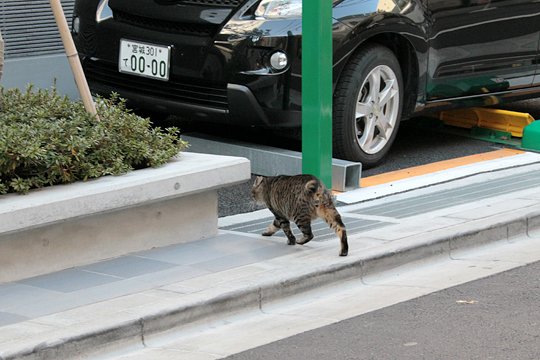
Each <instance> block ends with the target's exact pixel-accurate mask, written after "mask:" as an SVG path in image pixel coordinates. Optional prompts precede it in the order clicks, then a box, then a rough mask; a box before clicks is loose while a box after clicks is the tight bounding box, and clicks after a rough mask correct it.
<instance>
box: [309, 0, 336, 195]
mask: <svg viewBox="0 0 540 360" xmlns="http://www.w3.org/2000/svg"><path fill="white" fill-rule="evenodd" d="M302 172H303V173H304V174H313V175H315V176H317V177H319V178H320V179H321V180H322V181H323V182H324V183H325V184H326V186H327V187H329V188H330V187H331V186H332V0H302Z"/></svg>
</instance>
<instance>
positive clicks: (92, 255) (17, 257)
mask: <svg viewBox="0 0 540 360" xmlns="http://www.w3.org/2000/svg"><path fill="white" fill-rule="evenodd" d="M250 176H251V172H250V165H249V161H248V160H247V159H243V158H235V157H225V156H215V155H205V154H182V155H181V156H180V157H179V158H177V159H175V160H174V161H171V162H170V163H169V164H167V165H166V166H163V167H161V168H157V169H144V170H137V171H133V172H132V173H129V174H126V175H123V176H108V177H104V178H101V179H97V180H93V181H89V182H86V183H82V182H81V183H76V184H70V185H61V186H53V187H50V188H45V189H40V190H37V191H33V192H31V193H30V194H29V195H14V194H10V195H5V196H2V197H0V199H1V200H2V201H1V202H0V282H8V281H14V280H18V279H22V278H27V277H31V276H36V275H40V274H44V273H49V272H53V271H58V270H61V269H66V268H70V267H73V266H80V265H85V264H90V263H93V262H97V261H100V260H104V259H110V258H114V257H117V256H120V255H125V254H128V253H131V252H136V251H142V250H148V249H151V248H154V247H162V246H166V245H171V244H177V243H183V242H188V241H194V240H199V239H203V238H206V237H210V236H214V235H216V234H217V232H218V228H217V219H218V214H217V189H218V188H220V187H224V186H229V185H234V184H237V183H240V182H243V181H246V180H248V179H250Z"/></svg>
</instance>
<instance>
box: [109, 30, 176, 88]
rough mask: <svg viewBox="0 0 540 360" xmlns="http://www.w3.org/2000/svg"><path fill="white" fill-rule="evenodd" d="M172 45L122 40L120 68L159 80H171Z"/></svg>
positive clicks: (121, 70)
mask: <svg viewBox="0 0 540 360" xmlns="http://www.w3.org/2000/svg"><path fill="white" fill-rule="evenodd" d="M170 59H171V47H170V46H162V45H155V44H148V43H142V42H138V41H131V40H125V39H122V40H120V58H119V63H118V70H119V71H120V72H122V73H128V74H133V75H139V76H144V77H149V78H152V79H158V80H169V68H170Z"/></svg>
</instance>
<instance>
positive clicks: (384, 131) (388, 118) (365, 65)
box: [333, 44, 403, 168]
mask: <svg viewBox="0 0 540 360" xmlns="http://www.w3.org/2000/svg"><path fill="white" fill-rule="evenodd" d="M402 99H403V80H402V76H401V68H400V66H399V62H398V60H397V59H396V57H395V55H394V53H393V52H392V51H390V50H389V49H388V48H386V47H384V46H381V45H375V44H373V45H368V46H366V47H364V48H362V49H361V50H360V51H359V52H358V53H357V54H356V55H355V56H354V58H353V59H352V60H351V61H350V62H349V64H348V65H347V66H346V68H345V69H344V71H343V74H342V76H341V78H340V80H339V82H338V84H337V85H336V89H335V92H334V116H333V146H334V156H335V157H338V158H341V159H346V160H350V161H357V162H361V163H362V166H363V167H366V168H367V167H372V166H374V165H377V164H378V163H380V162H381V161H382V159H383V158H384V156H385V155H386V153H387V152H388V150H389V149H390V147H391V145H392V143H393V142H394V139H395V137H396V133H397V130H398V127H399V120H400V117H401V107H402V103H403V101H402Z"/></svg>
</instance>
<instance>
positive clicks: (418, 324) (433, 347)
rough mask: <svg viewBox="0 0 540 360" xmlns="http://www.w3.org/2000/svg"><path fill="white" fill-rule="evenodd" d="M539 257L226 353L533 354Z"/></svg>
mask: <svg viewBox="0 0 540 360" xmlns="http://www.w3.org/2000/svg"><path fill="white" fill-rule="evenodd" d="M539 299H540V262H537V263H534V264H532V265H529V266H526V267H522V268H517V269H514V270H511V271H508V272H504V273H500V274H497V275H493V276H491V277H488V278H484V279H481V280H476V281H472V282H470V283H466V284H463V285H459V286H456V287H453V288H449V289H446V290H442V291H439V292H436V293H432V294H429V295H426V296H423V297H420V298H417V299H414V300H410V301H406V302H404V303H400V304H396V305H393V306H390V307H387V308H384V309H381V310H378V311H374V312H371V313H367V314H364V315H361V316H358V317H355V318H351V319H348V320H345V321H341V322H339V323H336V324H333V325H330V326H326V327H323V328H319V329H316V330H313V331H308V332H305V333H302V334H299V335H296V336H292V337H290V338H287V339H284V340H281V341H277V342H274V343H271V344H268V345H265V346H261V347H258V348H255V349H252V350H249V351H246V352H243V353H240V354H236V355H233V356H230V357H227V359H228V360H243V359H246V360H263V359H264V360H271V359H276V360H282V359H287V360H296V359H298V360H305V359H324V360H332V359H339V360H346V359H351V360H352V359H354V360H363V359H377V360H381V359H400V360H407V359H411V360H412V359H414V360H418V359H429V360H436V359H460V360H466V359H496V360H497V359H501V360H503V359H504V360H508V359H516V360H517V359H519V360H529V359H530V360H538V359H540V300H539Z"/></svg>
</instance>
